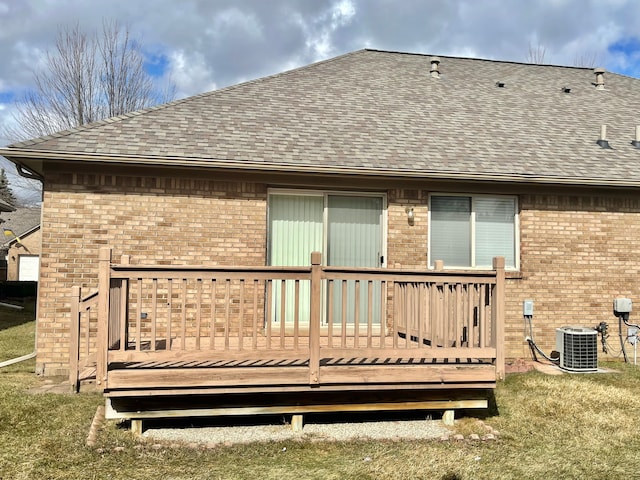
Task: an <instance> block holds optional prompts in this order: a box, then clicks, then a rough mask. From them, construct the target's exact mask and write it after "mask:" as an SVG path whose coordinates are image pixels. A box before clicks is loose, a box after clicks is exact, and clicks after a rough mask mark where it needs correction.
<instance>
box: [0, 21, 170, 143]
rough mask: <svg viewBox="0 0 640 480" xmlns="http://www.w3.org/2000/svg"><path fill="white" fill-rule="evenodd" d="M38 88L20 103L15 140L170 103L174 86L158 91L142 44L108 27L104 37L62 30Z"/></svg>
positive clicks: (38, 76)
mask: <svg viewBox="0 0 640 480" xmlns="http://www.w3.org/2000/svg"><path fill="white" fill-rule="evenodd" d="M34 84H35V88H34V89H33V90H32V91H30V92H28V93H26V94H25V95H24V97H23V98H22V99H21V100H19V101H17V102H16V111H17V113H16V114H15V115H14V117H15V120H16V125H17V126H16V127H10V128H5V131H4V135H5V136H7V137H8V138H12V139H15V140H19V139H25V138H33V137H39V136H43V135H50V134H52V133H54V132H57V131H60V130H64V129H68V128H73V127H76V126H79V125H83V124H86V123H90V122H94V121H97V120H101V119H103V118H107V117H112V116H116V115H122V114H124V113H127V112H131V111H134V110H139V109H142V108H146V107H150V106H152V105H155V104H158V103H162V102H165V101H170V100H172V99H173V97H174V95H175V86H173V85H170V86H169V88H167V89H165V90H164V91H160V90H159V89H157V88H156V86H155V84H154V80H153V78H152V77H151V76H150V75H149V74H148V73H147V72H146V71H145V69H144V55H143V51H142V45H141V43H140V42H138V41H135V40H132V39H131V37H130V34H129V30H128V28H122V27H121V26H120V25H119V24H118V23H117V22H104V23H103V28H102V32H101V34H100V35H98V34H92V35H88V34H87V33H85V32H83V31H82V30H81V29H80V27H79V25H76V26H74V27H65V28H62V29H61V30H59V32H58V37H57V40H56V45H55V49H54V50H53V51H52V52H51V51H48V52H47V54H46V57H45V68H44V69H43V70H39V71H36V72H34Z"/></svg>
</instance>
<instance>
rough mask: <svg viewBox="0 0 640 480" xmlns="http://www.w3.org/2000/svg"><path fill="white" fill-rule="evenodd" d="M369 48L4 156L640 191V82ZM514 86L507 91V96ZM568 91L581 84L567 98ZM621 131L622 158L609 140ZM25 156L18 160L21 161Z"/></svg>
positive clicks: (617, 142)
mask: <svg viewBox="0 0 640 480" xmlns="http://www.w3.org/2000/svg"><path fill="white" fill-rule="evenodd" d="M430 58H431V57H430V55H416V54H403V53H395V52H383V51H375V50H361V51H357V52H353V53H350V54H347V55H343V56H340V57H336V58H334V59H330V60H326V61H323V62H319V63H316V64H312V65H310V66H307V67H303V68H299V69H296V70H292V71H289V72H285V73H282V74H278V75H274V76H271V77H266V78H262V79H258V80H254V81H250V82H247V83H243V84H240V85H236V86H233V87H228V88H225V89H222V90H218V91H215V92H210V93H206V94H201V95H196V96H194V97H190V98H187V99H184V100H180V101H176V102H172V103H170V104H167V105H164V106H160V107H156V108H152V109H149V110H146V111H142V112H135V113H132V114H128V115H124V116H122V117H120V118H119V119H109V120H106V121H103V122H97V123H95V124H91V125H88V126H84V127H80V128H78V129H75V130H74V131H73V132H62V133H60V134H57V135H53V136H49V137H44V138H40V139H35V140H31V141H27V142H22V143H18V144H14V145H12V146H10V147H9V148H8V149H4V150H3V151H2V154H4V155H5V156H8V157H9V158H11V157H13V156H15V157H19V155H20V152H21V151H23V150H30V151H34V150H35V151H48V152H66V153H75V154H81V155H83V154H88V155H89V156H91V155H95V154H97V155H105V156H124V157H127V156H128V157H132V158H122V161H123V162H134V163H135V161H136V158H135V157H144V158H147V159H153V158H166V157H175V159H176V161H177V160H179V161H180V162H189V161H198V162H201V163H202V162H204V163H205V164H207V165H210V166H211V167H215V166H216V164H217V163H219V162H223V161H237V162H247V163H255V162H264V163H267V164H273V165H275V166H277V165H292V166H300V167H307V168H311V169H313V168H315V167H318V168H322V167H324V168H326V167H335V168H348V169H352V170H355V171H358V170H363V171H364V170H367V171H368V172H369V173H371V171H376V170H379V171H381V172H387V173H389V172H392V173H393V172H395V173H402V172H406V173H408V172H411V173H416V174H421V175H424V176H430V175H431V176H440V177H441V176H445V177H446V176H451V177H455V176H456V175H460V174H467V175H473V176H475V177H478V178H482V177H486V178H494V179H495V178H503V177H504V178H508V179H514V178H516V179H520V180H523V179H525V180H526V179H530V180H532V181H539V180H540V181H541V179H544V181H551V180H553V179H556V180H557V181H559V182H561V183H562V182H565V181H566V182H571V183H575V182H581V181H588V182H592V183H594V182H595V183H602V184H607V183H611V182H613V183H615V182H616V181H618V180H620V179H624V181H625V182H627V183H628V184H633V183H635V182H637V183H638V184H639V185H640V169H639V168H638V166H640V148H636V147H634V146H633V145H632V144H631V141H632V140H633V139H634V134H635V126H636V125H637V124H640V114H638V106H639V104H640V101H639V97H640V80H638V79H634V78H629V77H625V76H622V75H618V74H614V73H610V72H608V73H606V74H605V76H604V78H605V89H604V90H597V89H596V88H595V86H594V82H595V75H594V72H593V69H589V68H576V67H561V66H550V65H530V64H522V63H513V62H499V61H492V60H478V59H467V58H455V57H444V56H440V57H439V58H440V60H441V63H440V72H441V75H440V78H432V77H431V75H430V67H431V63H430ZM497 82H503V83H504V87H502V88H501V87H498V86H497V85H496V83H497ZM564 87H568V88H570V89H571V90H570V93H565V91H564ZM603 124H606V125H607V126H608V140H609V143H610V145H611V147H612V148H611V149H603V148H601V147H600V146H598V145H597V144H596V141H597V140H598V135H599V133H600V126H601V125H603ZM14 152H15V153H14Z"/></svg>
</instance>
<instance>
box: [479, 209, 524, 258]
mask: <svg viewBox="0 0 640 480" xmlns="http://www.w3.org/2000/svg"><path fill="white" fill-rule="evenodd" d="M474 204H475V217H476V229H475V230H476V239H475V240H476V241H475V245H476V264H475V266H476V267H487V268H491V267H492V266H493V257H497V256H502V257H504V260H505V266H507V267H515V264H516V263H515V225H514V218H515V214H516V212H515V208H516V206H515V201H514V200H513V199H512V198H491V197H478V198H476V199H474Z"/></svg>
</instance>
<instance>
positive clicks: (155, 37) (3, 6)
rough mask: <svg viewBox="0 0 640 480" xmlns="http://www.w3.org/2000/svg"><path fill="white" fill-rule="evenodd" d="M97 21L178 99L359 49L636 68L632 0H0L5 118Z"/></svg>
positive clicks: (638, 13)
mask: <svg viewBox="0 0 640 480" xmlns="http://www.w3.org/2000/svg"><path fill="white" fill-rule="evenodd" d="M104 20H118V21H119V22H120V23H121V24H125V25H128V26H129V30H130V32H131V34H133V35H134V36H135V37H137V38H139V39H141V40H142V43H143V44H144V46H145V53H146V55H147V60H148V69H149V71H150V72H151V73H152V74H153V75H154V76H156V77H157V78H158V80H159V81H162V80H163V79H164V78H166V77H170V78H171V80H172V82H173V83H174V84H175V85H176V88H177V97H178V98H181V97H185V96H189V95H194V94H197V93H202V92H205V91H209V90H213V89H217V88H221V87H223V86H226V85H230V84H234V83H238V82H242V81H245V80H250V79H253V78H257V77H261V76H264V75H269V74H273V73H277V72H280V71H283V70H287V69H291V68H295V67H297V66H300V65H305V64H308V63H311V62H314V61H318V60H322V59H324V58H329V57H332V56H336V55H339V54H342V53H345V52H349V51H353V50H358V49H361V48H375V49H382V50H394V51H403V52H417V53H425V54H435V55H453V56H464V57H479V58H488V59H496V60H510V61H527V59H528V58H530V56H529V52H530V49H534V50H536V51H538V52H540V51H542V50H543V51H544V61H545V63H552V64H560V65H576V64H579V63H582V64H585V63H586V64H588V66H604V67H605V68H607V70H610V71H615V72H618V73H623V74H626V75H630V76H635V77H640V1H639V0H457V1H456V0H108V1H107V0H104V1H94V0H0V59H1V61H0V122H2V123H5V124H6V123H7V122H9V123H11V122H12V111H13V109H14V102H15V100H16V99H18V98H20V96H21V95H22V94H24V92H25V91H27V90H28V89H29V88H31V87H32V78H33V70H34V68H38V66H39V65H41V64H42V60H43V56H44V54H45V52H46V51H47V49H51V48H52V47H53V44H54V42H55V38H56V34H57V31H58V29H59V28H60V27H63V26H65V25H71V26H73V25H75V24H76V23H78V24H79V25H80V26H81V28H83V29H84V30H86V31H92V30H98V29H100V28H101V26H102V23H103V21H104ZM8 140H9V139H6V138H0V144H6V143H8Z"/></svg>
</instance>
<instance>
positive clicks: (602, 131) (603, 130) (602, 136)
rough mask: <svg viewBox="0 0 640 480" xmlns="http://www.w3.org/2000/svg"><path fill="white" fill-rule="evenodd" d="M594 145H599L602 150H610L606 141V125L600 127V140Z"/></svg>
mask: <svg viewBox="0 0 640 480" xmlns="http://www.w3.org/2000/svg"><path fill="white" fill-rule="evenodd" d="M596 143H597V144H598V145H600V146H601V147H602V148H611V147H610V146H609V142H608V141H607V126H606V125H601V126H600V138H599V139H598V141H597V142H596Z"/></svg>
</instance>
